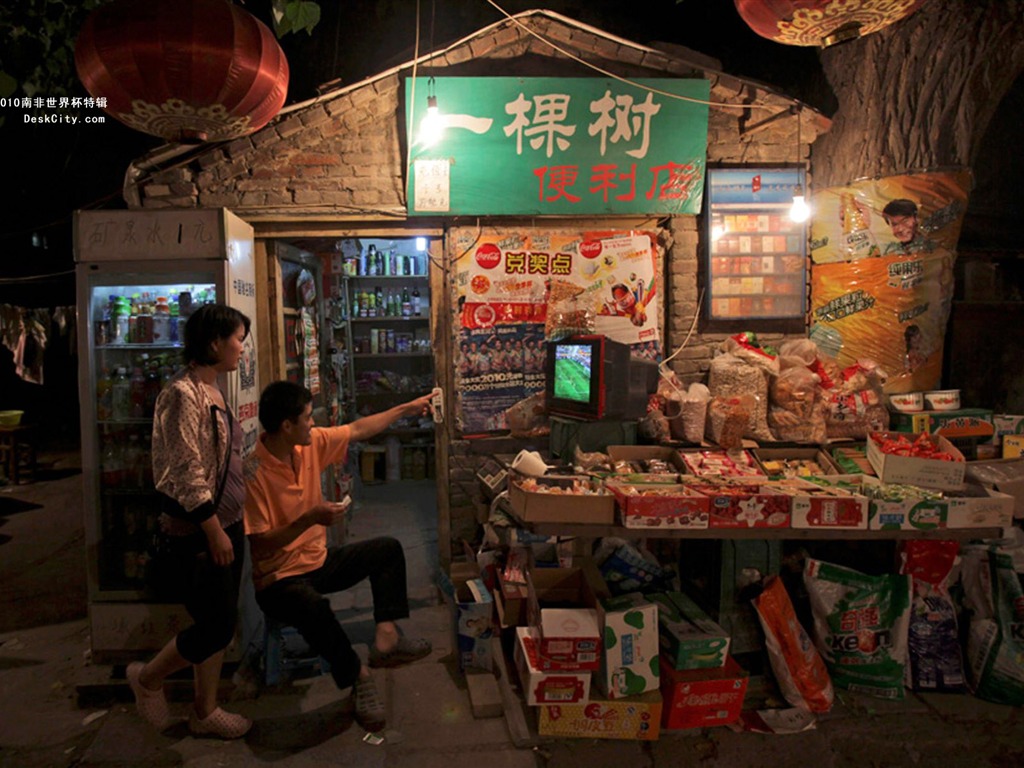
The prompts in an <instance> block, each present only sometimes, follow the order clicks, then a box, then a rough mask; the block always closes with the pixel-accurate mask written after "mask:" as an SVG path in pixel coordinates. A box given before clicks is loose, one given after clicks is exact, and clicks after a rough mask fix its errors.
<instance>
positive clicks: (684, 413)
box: [665, 382, 711, 444]
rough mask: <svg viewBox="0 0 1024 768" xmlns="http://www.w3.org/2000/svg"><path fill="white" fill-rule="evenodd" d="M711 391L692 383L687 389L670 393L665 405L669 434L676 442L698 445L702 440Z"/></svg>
mask: <svg viewBox="0 0 1024 768" xmlns="http://www.w3.org/2000/svg"><path fill="white" fill-rule="evenodd" d="M710 399H711V390H709V389H708V388H707V387H706V386H704V385H703V384H700V383H699V382H694V383H693V384H691V385H690V387H689V389H686V390H685V391H684V390H679V391H677V392H673V393H671V394H670V395H669V396H668V397H667V399H666V403H665V415H666V417H667V418H668V426H669V432H670V434H671V435H672V437H673V438H674V439H676V440H685V441H686V442H688V443H695V444H699V443H701V442H702V441H703V440H704V425H705V422H706V420H707V412H708V401H709V400H710Z"/></svg>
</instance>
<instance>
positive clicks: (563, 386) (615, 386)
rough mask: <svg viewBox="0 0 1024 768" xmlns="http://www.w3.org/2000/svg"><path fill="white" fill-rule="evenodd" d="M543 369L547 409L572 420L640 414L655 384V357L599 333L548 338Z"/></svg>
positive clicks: (623, 417)
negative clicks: (643, 355) (645, 356)
mask: <svg viewBox="0 0 1024 768" xmlns="http://www.w3.org/2000/svg"><path fill="white" fill-rule="evenodd" d="M544 372H545V384H544V396H545V401H546V406H547V410H548V412H549V413H551V414H554V415H557V416H567V417H569V418H572V419H582V420H590V421H593V420H599V419H640V418H643V416H644V414H645V413H646V411H647V399H648V396H649V395H650V394H651V393H653V392H655V391H657V386H658V364H657V363H656V362H655V361H653V360H646V359H643V358H641V357H634V356H633V355H632V354H631V351H630V347H629V345H628V344H625V343H622V342H617V341H614V340H612V339H609V338H608V337H606V336H603V335H599V334H593V335H580V336H571V337H569V338H566V339H561V340H557V341H549V342H547V351H546V358H545V366H544Z"/></svg>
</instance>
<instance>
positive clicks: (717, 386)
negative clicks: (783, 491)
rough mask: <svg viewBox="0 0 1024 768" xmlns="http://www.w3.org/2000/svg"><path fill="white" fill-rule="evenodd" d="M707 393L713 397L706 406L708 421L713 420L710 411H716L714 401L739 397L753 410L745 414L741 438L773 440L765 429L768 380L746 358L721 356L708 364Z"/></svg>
mask: <svg viewBox="0 0 1024 768" xmlns="http://www.w3.org/2000/svg"><path fill="white" fill-rule="evenodd" d="M708 389H709V390H710V391H711V395H712V399H711V402H710V403H709V404H708V417H709V418H711V419H713V418H714V417H715V414H714V413H713V411H712V409H714V408H715V401H716V400H719V401H721V400H723V399H736V398H741V397H742V398H744V399H745V400H748V401H749V402H750V403H751V405H752V407H750V409H749V411H748V413H747V423H746V425H745V426H744V430H743V433H742V434H741V435H740V437H741V438H743V437H749V438H752V439H754V440H771V439H772V433H771V431H770V430H769V429H768V377H767V374H766V373H765V370H764V368H763V367H762V366H759V365H755V364H752V363H751V361H750V360H749V359H748V358H745V357H740V356H738V355H735V354H732V353H730V352H725V353H723V354H720V355H718V356H717V357H716V358H714V359H713V360H712V361H711V367H710V369H709V372H708ZM719 445H723V444H722V443H719ZM723 447H725V446H724V445H723Z"/></svg>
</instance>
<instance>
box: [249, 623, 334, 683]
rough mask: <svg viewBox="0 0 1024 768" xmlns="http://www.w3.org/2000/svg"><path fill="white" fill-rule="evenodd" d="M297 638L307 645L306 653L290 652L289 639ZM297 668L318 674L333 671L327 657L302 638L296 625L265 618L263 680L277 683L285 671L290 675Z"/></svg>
mask: <svg viewBox="0 0 1024 768" xmlns="http://www.w3.org/2000/svg"><path fill="white" fill-rule="evenodd" d="M296 638H297V642H296V644H298V643H301V644H302V645H303V646H304V647H305V651H304V653H298V654H297V653H295V651H291V652H289V649H288V648H287V647H286V646H287V645H289V642H288V641H289V640H294V639H296ZM297 669H312V670H314V671H316V672H317V674H321V675H326V674H328V673H329V672H330V671H331V665H330V664H329V663H328V661H327V659H325V658H324V657H323V656H320V655H318V654H316V653H314V652H313V650H312V649H310V648H309V647H308V646H305V642H304V641H303V640H302V637H301V635H299V631H298V630H297V629H295V627H290V626H287V625H286V624H279V623H277V622H276V621H273V620H271V619H267V618H264V632H263V680H264V683H266V685H277V684H279V683H280V682H281V678H282V677H283V676H284V674H285V673H288V674H289V675H290V674H291V673H292V672H294V671H295V670H297Z"/></svg>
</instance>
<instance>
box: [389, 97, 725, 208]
mask: <svg viewBox="0 0 1024 768" xmlns="http://www.w3.org/2000/svg"><path fill="white" fill-rule="evenodd" d="M407 82H408V81H407ZM436 82H437V86H436V87H437V93H438V103H439V105H441V109H442V111H443V112H445V113H450V114H451V117H450V118H449V119H448V120H447V121H446V130H445V134H444V136H443V138H442V139H441V141H440V142H438V143H437V144H435V145H432V146H431V147H429V148H428V147H425V146H421V145H418V144H416V143H415V142H414V143H413V151H412V159H413V162H412V164H411V167H410V173H409V185H410V190H411V193H410V195H409V200H410V210H409V213H410V214H418V213H431V212H437V211H445V212H448V213H454V214H522V213H572V214H577V213H629V212H651V213H655V212H665V213H699V212H700V208H701V199H702V196H703V185H704V166H705V158H706V149H707V105H706V104H702V103H700V102H701V101H706V100H707V97H708V83H707V81H704V80H642V81H638V83H639V86H637V85H631V84H626V83H621V82H616V81H612V80H604V79H596V78H574V79H571V80H565V79H558V78H440V79H437V81H436ZM408 90H409V92H410V94H411V91H412V89H411V87H409V89H408ZM410 98H411V96H410ZM415 106H416V105H413V104H407V110H409V114H410V115H412V121H413V126H414V127H415V125H416V121H417V111H416V108H415ZM419 114H420V118H422V117H423V112H422V110H420V113H419ZM467 129H468V130H467ZM425 161H431V162H429V163H427V162H425ZM438 177H440V178H438ZM441 179H443V183H444V187H445V192H444V194H442V193H441V192H440V190H439V189H438V182H439V181H440V180H441ZM442 197H444V198H445V199H446V200H447V203H448V204H447V206H445V207H438V205H439V200H440V199H441V198H442Z"/></svg>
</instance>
